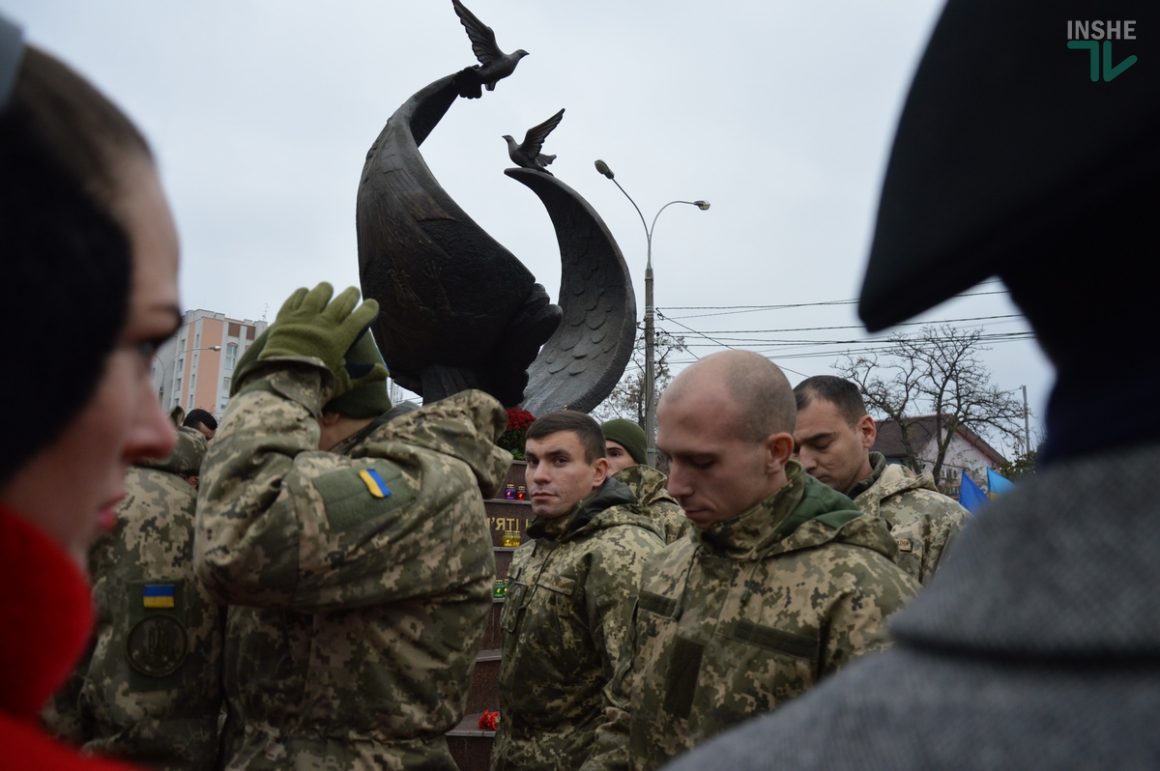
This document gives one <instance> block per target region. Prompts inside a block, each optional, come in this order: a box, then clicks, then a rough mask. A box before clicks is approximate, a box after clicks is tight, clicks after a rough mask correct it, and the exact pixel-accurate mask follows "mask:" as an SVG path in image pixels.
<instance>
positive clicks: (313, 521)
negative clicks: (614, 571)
mask: <svg viewBox="0 0 1160 771" xmlns="http://www.w3.org/2000/svg"><path fill="white" fill-rule="evenodd" d="M323 378H324V375H323V374H322V373H321V372H320V371H319V370H317V369H306V368H301V369H292V368H286V369H279V370H274V371H272V372H269V373H267V374H263V375H262V376H260V377H255V378H253V379H252V380H251V381H250V382H248V383H247V384H246V385H245V386H244V387H243V389H242V391H241V392H239V393H238V394H237V395H236V396H235V397H234V398H233V399H232V400H231V401H230V404H229V407H228V409H227V410H226V414H225V416H224V418H223V420H222V422H221V426H220V428H219V429H218V433H217V436H216V437H215V438H214V441H213V442H212V443H211V445H210V450H209V454H208V455H207V457H206V461H205V466H204V468H203V470H202V480H201V494H200V498H199V501H198V528H197V547H198V548H197V568H198V574H199V575H200V576H201V578H202V580H203V581H204V582H205V584H206V585H207V586H208V587H209V588H210V590H211V591H212V592H213V593H214V595H215V596H216V597H217V598H218V599H219V600H220V601H222V602H225V603H229V604H231V605H232V606H234V607H231V608H230V614H229V629H228V637H227V640H228V643H227V651H226V665H225V686H226V692H227V698H228V700H229V707H230V721H229V725H228V726H227V731H228V736H227V740H228V744H229V750H230V754H229V761H228V766H227V767H229V768H248V769H265V768H269V769H275V768H277V769H284V768H287V767H290V766H291V765H292V764H295V767H307V766H309V767H311V768H314V767H319V768H322V767H325V768H328V769H355V768H387V769H398V768H404V767H406V768H416V767H423V768H441V769H453V768H454V767H455V766H454V763H453V761H452V759H451V756H450V753H449V752H448V750H447V746H446V742H445V740H444V738H443V737H444V734H445V733H446V732H447V731H448V730H449V729H451V728H452V727H454V726H455V725H456V724H457V723H458V721H459V720H460V719H461V718H462V715H463V712H464V707H465V703H466V698H467V690H468V686H469V682H470V676H471V670H472V667H473V666H474V662H475V656H476V654H477V653H478V650H479V646H480V642H481V639H482V634H483V630H484V627H485V622H486V618H487V616H488V614H489V612H490V610H491V604H492V598H491V592H492V588H493V584H494V579H495V562H494V558H493V556H492V547H491V536H490V533H489V531H488V527H487V517H486V515H485V513H484V508H483V500H482V498H483V496H484V495H491V494H492V493H493V492H494V491H495V489H496V488H497V487H498V486H499V484H500V481H501V479H502V478H503V474H504V472H505V471H506V469H507V467H508V466H509V465H510V463H511V456H510V455H509V454H508V453H507V452H505V451H503V450H501V449H499V448H498V447H497V446H496V445H495V444H494V442H493V440H494V439H495V437H497V436H499V434H500V433H501V432H502V430H503V428H504V426H505V423H506V416H505V413H504V411H503V408H502V407H501V406H500V404H499V403H498V402H497V401H496V400H495V399H493V398H492V397H490V396H488V395H487V394H485V393H483V392H481V391H466V392H463V393H460V394H456V395H455V396H452V397H449V398H447V399H444V400H442V401H440V402H436V403H434V404H430V405H427V406H424V407H422V408H420V409H418V410H415V411H413V412H410V413H408V414H406V415H403V416H401V417H397V418H395V419H393V420H390V421H389V422H384V423H381V424H378V425H375V426H373V427H371V429H370V430H369V431H366V432H364V433H363V434H362V437H361V440H360V441H358V442H356V443H355V444H354V445H353V446H351V445H350V443H347V445H346V452H345V454H337V453H334V452H325V451H320V450H318V449H317V447H318V441H319V426H318V422H317V420H316V418H317V416H318V414H319V410H320V408H321V405H322V404H324V403H325V401H326V398H327V396H328V389H326V388H324V387H323V382H324V379H323Z"/></svg>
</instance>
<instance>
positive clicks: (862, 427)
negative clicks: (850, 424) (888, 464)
mask: <svg viewBox="0 0 1160 771" xmlns="http://www.w3.org/2000/svg"><path fill="white" fill-rule="evenodd" d="M855 428H856V429H857V431H858V435H859V436H860V437H861V438H862V449H864V450H869V449H870V448H871V447H873V446H874V442H876V441H878V424H877V423H875V422H874V418H872V417H870V416H869V415H863V416H862V417H860V418H858V423H857V425H856V426H855Z"/></svg>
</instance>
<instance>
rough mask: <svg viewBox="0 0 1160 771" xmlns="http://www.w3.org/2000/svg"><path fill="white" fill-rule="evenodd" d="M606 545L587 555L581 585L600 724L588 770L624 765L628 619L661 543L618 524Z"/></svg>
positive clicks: (642, 530)
mask: <svg viewBox="0 0 1160 771" xmlns="http://www.w3.org/2000/svg"><path fill="white" fill-rule="evenodd" d="M609 533H610V534H612V536H613V537H612V538H609V539H607V540H608V541H609V544H608V546H607V547H606V548H604V549H603V550H601V551H600V552H599V553H598V554H597V555H596V556H595V558H594V559H593V561H592V565H591V569H590V571H589V574H588V581H587V582H586V584H585V592H586V601H587V605H588V617H589V624H590V628H591V630H592V638H593V642H594V643H595V645H596V649H597V650H600V651H603V658H604V673H605V677H606V678H607V679H608V684H607V685H606V686H605V687H604V691H603V694H604V721H605V722H604V723H603V724H602V725H601V726H600V727H599V728H598V729H597V741H596V744H595V745H594V747H593V752H592V754H591V755H590V756H589V758H588V760H587V761H586V762H585V764H584V767H585V768H588V769H600V768H620V767H627V763H628V726H629V723H628V717H629V715H628V694H629V692H630V691H629V687H628V683H629V682H630V681H631V672H632V640H633V636H634V635H633V618H634V616H635V610H636V595H637V592H638V591H639V589H640V576H641V573H642V572H643V570H644V566H645V564H646V563H647V562H648V560H649V558H650V557H652V556H653V555H654V554H656V553H658V552H660V551H661V550H662V549H663V548H664V546H665V544H664V541H662V540H661V538H660V537H659V536H658V535H657V534H656V533H655V532H654V531H652V530H647V529H645V528H643V527H632V526H623V527H617V528H614V529H612V530H611V531H609Z"/></svg>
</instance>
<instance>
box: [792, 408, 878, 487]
mask: <svg viewBox="0 0 1160 771" xmlns="http://www.w3.org/2000/svg"><path fill="white" fill-rule="evenodd" d="M876 436H877V430H876V428H875V426H874V419H873V418H871V417H870V416H869V415H863V416H862V417H861V418H860V419H859V420H858V421H857V423H855V424H854V425H853V426H851V425H850V423H849V421H848V420H846V417H845V416H844V415H843V414H842V413H841V411H840V410H839V409H838V406H837V405H836V404H834V403H833V402H831V401H826V400H825V399H821V398H818V397H816V396H815V397H814V398H813V399H811V400H810V403H809V404H808V405H806V406H805V407H802V408H801V409H800V410H798V413H797V421H796V424H795V427H794V432H793V439H794V451H795V453H796V454H797V459H798V460H799V461H800V462H801V464H802V468H804V469H805V470H806V473H807V474H809V475H810V476H812V477H814V478H815V479H817V480H818V481H819V482H823V483H825V484H827V485H829V486H830V487H832V488H834V489H835V490H837V491H838V492H840V493H844V492H846V491H847V490H849V489H850V488H851V487H853V486H854V485H855V484H857V483H858V481H859V480H861V479H863V478H865V477H867V476H869V475H870V470H871V469H870V458H869V451H870V448H871V447H872V446H873V445H874V439H875V437H876Z"/></svg>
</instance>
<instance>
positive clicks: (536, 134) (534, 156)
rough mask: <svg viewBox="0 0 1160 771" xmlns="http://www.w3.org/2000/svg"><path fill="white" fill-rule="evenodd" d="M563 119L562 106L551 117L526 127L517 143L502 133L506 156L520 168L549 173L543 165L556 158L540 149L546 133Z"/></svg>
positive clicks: (542, 147)
mask: <svg viewBox="0 0 1160 771" xmlns="http://www.w3.org/2000/svg"><path fill="white" fill-rule="evenodd" d="M563 119H564V108H563V107H561V108H560V111H559V112H558V113H556V114H555V115H553V116H552V117H551V118H548V119H547V120H546V121H544V122H543V123H541V124H539V125H538V126H532V127H531V128H530V129H528V133H526V134H524V141H523V142H522V143H520V144H518V145H517V144H516V140H514V139H512V136H511V134H504V135H503V138H504V139H506V140H507V146H508V157H509V158H511V159H512V162H513V163H515V165H517V166H519V167H521V168H525V169H535V170H537V171H542V172H544V173H545V174H551V173H552V172H550V171H548V170H547V169H546V168H544V167H545V166H547V165H548V164H550V163H551V162H552V161H554V160H556V156H554V155H544V154H543V153H541V152H540V151H541V150H542V149H544V140H545V139H547V138H548V134H551V133H552V129H554V128H556V126H559V125H560V121H561V120H563Z"/></svg>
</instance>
